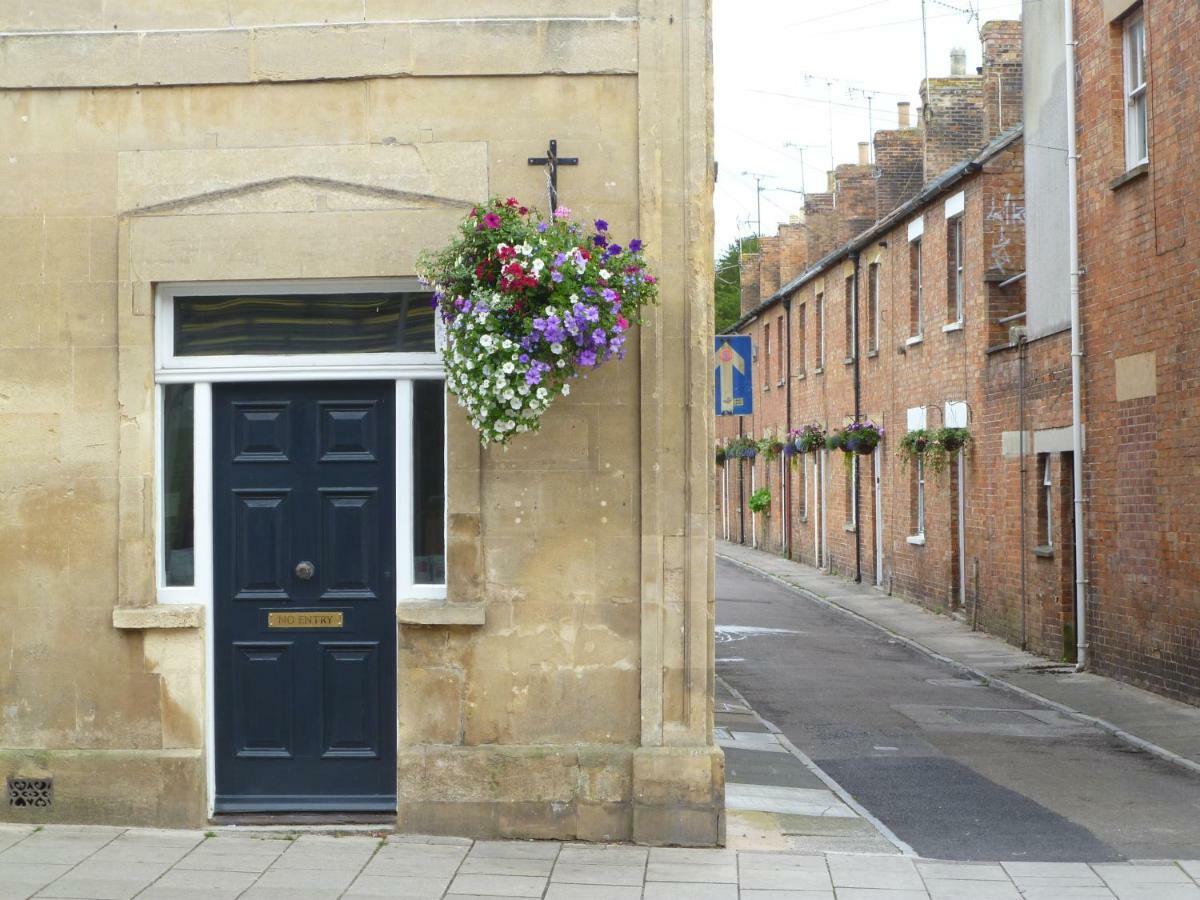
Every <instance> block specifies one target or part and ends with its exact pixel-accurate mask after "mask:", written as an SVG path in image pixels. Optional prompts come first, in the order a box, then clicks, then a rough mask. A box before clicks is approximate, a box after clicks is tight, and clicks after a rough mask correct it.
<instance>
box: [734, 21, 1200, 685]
mask: <svg viewBox="0 0 1200 900" xmlns="http://www.w3.org/2000/svg"><path fill="white" fill-rule="evenodd" d="M1024 19H1025V33H1024V36H1022V34H1021V26H1020V25H1019V24H1018V23H990V24H988V25H987V26H985V28H984V30H983V35H982V37H983V51H984V53H983V56H984V61H983V66H982V68H981V71H980V73H979V74H978V75H977V76H974V77H973V76H968V75H966V74H965V73H963V71H962V69H961V67H959V65H958V63H957V61H955V62H954V63H952V73H951V76H950V77H949V78H933V79H930V81H929V82H928V83H927V84H924V85H923V86H922V94H921V96H922V100H923V102H924V108H923V109H922V111H921V116H920V125H919V128H918V129H910V130H907V131H901V132H898V133H897V132H891V133H887V132H881V133H880V134H878V135H876V139H875V140H876V159H877V160H878V161H879V168H878V170H877V180H876V184H877V188H876V205H877V217H878V221H877V222H875V223H874V224H872V225H871V226H870V227H868V228H866V229H864V230H860V231H859V232H858V233H857V234H856V235H855V236H854V237H852V238H851V239H849V240H846V241H844V242H842V243H840V244H837V245H835V246H830V244H829V237H830V236H831V235H836V234H838V233H840V232H842V231H844V226H843V225H842V224H841V223H844V222H845V221H846V220H847V219H853V218H854V217H855V215H856V213H857V210H856V209H855V208H854V206H853V203H854V202H855V201H854V199H853V197H852V195H851V193H850V192H849V191H846V190H844V189H843V184H844V182H843V180H842V177H841V173H842V170H843V169H846V168H848V167H839V169H838V171H837V172H836V173H835V174H834V176H833V178H832V179H831V186H832V188H833V190H832V197H831V198H829V199H828V200H827V199H826V198H825V197H815V198H809V203H807V204H806V206H805V209H804V211H803V214H802V216H801V217H799V221H798V222H797V223H793V224H792V225H790V226H788V229H789V231H788V232H787V234H788V235H790V234H791V230H792V229H794V228H795V227H796V226H797V225H800V226H801V227H803V226H804V225H805V224H807V223H808V222H810V221H813V222H814V228H813V229H811V230H807V235H806V237H807V241H808V246H806V247H805V248H804V249H805V251H807V252H798V251H795V250H793V251H792V252H791V253H789V252H788V251H786V250H785V251H784V252H783V253H781V254H776V255H774V256H773V255H772V251H771V241H772V239H771V238H764V239H762V243H763V250H762V254H761V258H760V259H754V258H748V260H747V265H749V266H757V267H758V268H759V269H760V270H761V269H762V268H763V266H764V265H768V264H774V263H773V260H776V259H777V260H779V265H780V267H781V268H780V272H779V274H778V275H776V274H775V273H774V272H771V273H769V274H763V273H762V272H761V271H760V272H759V273H757V275H756V274H755V273H753V272H751V273H750V276H749V277H748V278H747V279H746V280H745V282H744V283H745V284H746V285H747V288H746V291H745V294H744V296H743V317H742V319H741V320H740V321H739V322H738V325H737V330H738V331H741V332H743V333H748V334H751V335H753V336H754V339H755V341H754V345H755V362H754V366H755V377H756V386H757V387H756V390H759V391H760V394H759V395H758V396H757V397H756V403H757V406H756V414H755V415H754V416H753V417H745V418H744V419H743V420H742V421H741V422H740V423H739V420H738V419H736V418H725V419H722V420H719V421H718V426H717V431H718V435H719V436H725V437H729V436H732V435H736V434H738V433H739V424H740V426H741V433H743V434H747V435H751V436H753V437H755V438H762V437H764V436H779V437H782V436H783V435H785V434H786V433H787V432H788V431H789V430H791V429H797V428H799V427H801V426H802V425H804V424H807V423H817V424H819V425H821V426H822V427H824V428H826V429H830V430H832V429H836V428H840V427H843V426H844V425H845V424H847V423H849V422H851V421H853V420H854V419H855V418H859V419H865V418H870V419H873V420H874V421H876V422H878V423H880V424H881V425H882V426H883V427H884V429H885V432H886V435H885V438H884V441H883V442H882V445H881V448H880V449H879V450H877V451H876V452H875V453H874V454H873V456H871V457H859V458H858V459H857V460H856V461H854V462H853V463H852V465H854V466H856V469H847V468H846V467H845V466H843V464H842V462H843V461H842V457H843V456H844V454H842V453H840V452H835V453H832V454H831V453H829V452H828V451H823V452H818V453H810V454H798V455H797V456H795V457H793V458H792V459H791V460H784V459H772V460H770V461H767V460H765V459H763V458H761V457H760V458H758V459H756V460H755V461H754V462H753V463H751V462H750V461H748V460H747V461H735V460H730V461H727V462H726V463H725V465H724V466H723V467H722V468H721V469H718V500H721V499H722V498H724V499H725V501H726V508H725V509H719V510H718V523H717V531H718V535H721V534H727V535H728V537H729V539H731V540H744V541H746V542H750V541H755V542H757V543H758V545H759V546H760V547H764V548H765V549H769V550H773V551H775V552H781V553H786V554H788V555H790V556H792V557H793V558H796V559H800V560H803V561H805V562H808V563H812V564H815V565H818V566H821V567H823V568H826V569H829V570H830V571H833V572H837V573H840V574H843V575H845V576H847V577H850V578H861V579H862V580H863V581H864V582H867V583H875V584H879V585H880V586H881V587H883V588H884V589H886V590H888V591H894V592H895V593H897V594H900V595H903V596H906V597H909V598H913V599H916V600H919V601H920V602H922V603H924V604H926V605H929V606H932V607H937V608H943V609H958V610H961V612H962V613H963V614H964V615H965V616H966V617H967V618H968V620H969V621H971V622H973V623H975V624H976V625H977V626H978V627H979V628H982V629H985V630H988V631H990V632H993V633H996V634H998V635H1001V636H1003V637H1005V638H1006V639H1008V640H1010V641H1012V642H1013V643H1016V644H1020V645H1022V646H1026V647H1028V648H1029V649H1032V650H1035V651H1037V652H1040V653H1042V654H1044V655H1046V656H1049V657H1051V658H1055V659H1064V660H1075V659H1076V643H1077V634H1078V630H1077V627H1076V609H1075V603H1074V591H1075V573H1074V568H1075V547H1074V543H1075V542H1074V537H1073V527H1074V516H1075V511H1074V509H1075V504H1074V502H1073V498H1074V494H1075V492H1074V483H1073V467H1074V456H1073V452H1072V451H1073V441H1072V433H1071V432H1072V429H1071V425H1072V411H1071V340H1070V338H1071V332H1070V313H1069V294H1070V283H1069V282H1070V279H1069V272H1068V264H1067V257H1068V252H1067V250H1068V246H1067V243H1066V242H1067V227H1066V221H1067V215H1066V214H1067V209H1068V202H1069V201H1068V191H1067V183H1066V166H1065V159H1066V154H1065V151H1064V150H1063V149H1062V148H1064V147H1065V146H1066V129H1067V107H1066V100H1065V93H1064V88H1063V77H1062V73H1063V71H1064V66H1063V51H1062V48H1063V31H1064V29H1063V21H1062V12H1061V7H1058V5H1057V4H1050V5H1045V4H1036V3H1027V4H1026V8H1025V11H1024ZM1076 19H1077V20H1076V23H1075V24H1076V28H1077V33H1078V40H1079V49H1078V65H1079V73H1080V77H1079V80H1078V85H1079V88H1078V98H1079V99H1078V117H1077V124H1078V132H1077V133H1078V135H1079V140H1080V155H1081V158H1082V162H1081V164H1080V188H1079V201H1078V210H1079V222H1080V251H1081V261H1082V268H1083V270H1084V272H1085V273H1086V274H1085V276H1084V277H1083V279H1082V287H1081V301H1080V302H1081V309H1082V313H1081V316H1082V323H1083V329H1082V334H1083V353H1084V357H1083V359H1084V362H1083V390H1082V391H1081V396H1082V399H1083V423H1084V428H1085V429H1086V431H1085V433H1086V443H1085V445H1084V446H1085V452H1084V454H1083V455H1084V481H1083V487H1082V491H1081V494H1082V496H1083V497H1084V498H1085V499H1086V503H1085V504H1084V509H1085V525H1086V537H1085V546H1086V557H1085V571H1086V579H1087V581H1086V584H1087V593H1086V600H1087V616H1088V618H1087V626H1088V627H1087V629H1086V638H1085V640H1086V645H1087V651H1088V663H1089V665H1090V666H1091V667H1093V668H1094V669H1096V670H1097V671H1100V672H1104V673H1107V674H1112V675H1116V676H1118V677H1121V678H1124V679H1126V680H1129V681H1131V682H1134V683H1137V684H1140V685H1143V686H1146V687H1150V688H1152V689H1155V690H1157V691H1160V692H1163V693H1166V694H1168V695H1172V696H1175V697H1178V698H1180V699H1185V700H1190V701H1193V702H1195V700H1196V698H1197V697H1198V696H1200V652H1198V649H1200V588H1198V587H1197V575H1198V574H1200V573H1198V572H1197V567H1198V565H1200V562H1198V560H1200V555H1198V553H1197V534H1198V533H1200V528H1198V526H1200V521H1198V515H1200V514H1198V512H1197V504H1196V503H1195V492H1194V489H1193V490H1191V491H1189V490H1188V488H1189V487H1190V484H1191V483H1193V482H1194V477H1195V475H1196V472H1197V466H1196V463H1195V457H1194V454H1193V453H1192V451H1191V450H1190V449H1189V448H1190V447H1192V446H1193V445H1194V444H1195V442H1196V438H1197V436H1198V433H1197V429H1198V428H1200V422H1198V420H1197V417H1196V413H1195V410H1196V409H1197V408H1200V406H1198V403H1197V400H1198V398H1197V392H1198V391H1200V379H1198V378H1197V368H1198V366H1200V350H1197V341H1196V330H1197V324H1196V323H1197V299H1196V297H1197V293H1196V292H1197V285H1198V283H1200V279H1198V277H1197V276H1198V274H1200V265H1198V263H1197V259H1196V256H1195V253H1194V252H1193V253H1190V254H1189V252H1188V238H1191V240H1192V244H1193V246H1194V244H1195V241H1196V240H1197V235H1196V230H1197V228H1198V226H1197V222H1200V214H1198V212H1200V211H1198V210H1197V192H1196V191H1195V189H1194V187H1193V186H1192V182H1193V181H1194V180H1195V176H1196V172H1195V169H1196V166H1197V163H1196V162H1195V159H1196V153H1195V150H1196V147H1195V144H1196V136H1195V133H1196V129H1195V124H1196V122H1195V106H1194V103H1192V104H1191V105H1190V106H1189V105H1188V103H1189V101H1188V100H1187V99H1186V98H1187V92H1186V91H1185V90H1183V89H1182V87H1183V85H1185V84H1188V83H1195V78H1196V70H1197V68H1198V66H1197V63H1196V62H1195V60H1194V57H1189V56H1188V55H1187V53H1186V50H1185V48H1186V46H1187V41H1188V40H1189V39H1190V40H1192V41H1193V42H1194V39H1195V36H1196V34H1197V28H1198V27H1200V18H1198V13H1197V8H1196V6H1195V4H1194V3H1179V2H1163V3H1148V4H1147V5H1146V6H1145V7H1143V6H1142V5H1141V4H1129V3H1124V2H1118V0H1104V2H1103V3H1101V2H1084V3H1079V4H1077V10H1076ZM1141 59H1144V60H1145V64H1144V66H1142V67H1139V65H1138V61H1139V60H1141ZM1143 70H1144V78H1143V80H1142V81H1141V82H1139V81H1138V78H1136V77H1134V76H1140V75H1142V74H1143ZM1131 73H1132V74H1131ZM1189 79H1190V80H1189ZM902 115H903V112H902ZM1021 121H1023V126H1020V127H1017V128H1014V127H1013V126H1014V125H1017V123H1018V122H1021ZM900 140H903V141H904V143H903V144H900ZM898 145H899V146H902V147H907V148H910V149H909V152H908V153H907V154H905V153H903V152H902V151H899V152H898V151H896V150H895V149H894V148H896V147H897V146H898ZM981 147H982V148H983V149H982V150H981V149H980V148H981ZM914 149H915V150H916V151H917V152H920V153H923V156H924V166H923V167H921V168H920V169H919V170H918V171H919V172H920V178H919V183H922V184H923V187H921V188H920V190H919V192H911V191H910V192H905V191H902V190H899V189H898V188H897V183H896V181H894V180H892V179H891V178H890V177H889V167H893V168H894V169H895V170H896V171H901V170H902V169H903V168H904V166H905V165H907V166H912V165H913V164H914V156H913V151H914ZM896 153H898V155H899V156H900V159H901V161H900V162H896V161H895V160H894V157H893V154H896ZM916 162H920V159H919V158H918V159H917V160H916ZM914 193H915V196H913V194H914ZM1027 198H1028V201H1027ZM830 218H833V219H838V220H840V222H837V223H833V224H831V223H830V222H829V221H828V220H829V219H830ZM1027 234H1028V241H1027V240H1026V237H1027ZM783 235H784V232H783V231H782V230H781V235H780V237H779V238H778V239H777V240H778V241H779V243H780V244H781V245H783V246H785V247H786V246H788V242H787V241H785V239H784V236H783ZM788 240H789V241H790V240H792V239H791V238H790V237H789V239H788ZM956 248H961V252H958V250H956ZM1027 251H1028V252H1027ZM960 262H961V266H960ZM776 281H778V283H779V284H780V285H781V287H780V288H779V289H778V290H776V291H774V292H768V291H766V290H763V286H764V285H768V286H769V285H773V284H775V283H776ZM960 284H961V297H962V300H961V304H960V302H959V300H958V297H959V296H960V290H959V285H960ZM756 285H757V288H758V290H757V292H755V286H756ZM942 424H965V425H966V426H967V427H968V429H969V432H970V434H971V437H972V442H971V444H970V445H969V447H968V449H967V450H966V451H965V453H964V454H963V455H962V457H961V461H960V460H956V459H951V460H950V463H949V465H948V466H947V467H946V470H945V471H944V472H941V473H937V474H934V473H931V472H922V471H921V470H920V469H919V468H918V467H916V466H913V465H908V466H906V465H904V463H903V462H902V460H901V459H900V458H899V455H898V453H897V449H898V446H899V442H900V440H901V439H902V438H903V436H904V434H905V433H906V432H907V431H909V430H910V429H912V428H917V427H929V428H934V427H939V426H941V425H942ZM743 479H744V480H745V482H746V487H745V488H744V489H743V488H742V487H741V481H742V480H743ZM751 482H752V483H753V486H754V487H761V486H766V487H767V488H768V489H769V490H770V491H771V498H772V505H771V509H770V511H769V514H768V515H765V516H758V517H753V516H751V514H750V513H749V511H748V510H745V509H740V508H739V507H738V506H737V504H738V501H739V500H741V499H743V498H744V497H748V496H749V488H750V484H751ZM785 510H786V512H787V515H784V512H785Z"/></svg>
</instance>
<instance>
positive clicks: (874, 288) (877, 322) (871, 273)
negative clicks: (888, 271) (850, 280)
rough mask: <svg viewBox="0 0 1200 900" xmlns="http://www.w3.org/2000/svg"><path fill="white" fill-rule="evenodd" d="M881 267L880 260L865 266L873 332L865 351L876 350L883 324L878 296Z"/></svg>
mask: <svg viewBox="0 0 1200 900" xmlns="http://www.w3.org/2000/svg"><path fill="white" fill-rule="evenodd" d="M882 268H883V264H882V263H880V262H873V263H870V264H869V265H868V266H867V303H868V305H869V306H870V307H871V309H870V310H869V312H870V314H871V324H872V326H873V328H874V332H875V333H874V334H873V335H872V336H871V340H869V341H868V342H867V343H868V344H869V345H870V346H868V347H867V352H869V353H871V352H878V350H879V340H880V338H879V332H880V331H881V330H882V326H883V318H882V314H881V313H880V309H879V308H880V306H881V305H882V304H881V302H880V299H881V298H880V296H879V289H880V286H881V282H880V274H879V273H880V271H881V270H882Z"/></svg>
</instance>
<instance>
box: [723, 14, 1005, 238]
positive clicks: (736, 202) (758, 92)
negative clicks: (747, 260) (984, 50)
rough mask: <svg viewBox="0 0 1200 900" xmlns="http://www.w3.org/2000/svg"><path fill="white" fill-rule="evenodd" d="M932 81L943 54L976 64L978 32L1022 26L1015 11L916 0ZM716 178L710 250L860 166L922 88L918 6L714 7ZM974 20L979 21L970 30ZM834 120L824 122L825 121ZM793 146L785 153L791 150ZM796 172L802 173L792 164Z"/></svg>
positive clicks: (768, 228) (941, 69)
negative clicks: (867, 145) (874, 135)
mask: <svg viewBox="0 0 1200 900" xmlns="http://www.w3.org/2000/svg"><path fill="white" fill-rule="evenodd" d="M925 3H926V22H927V26H928V58H929V75H930V76H931V77H934V78H936V77H938V76H941V75H948V74H949V73H950V51H951V50H952V49H953V48H955V47H961V48H962V49H964V50H965V51H966V53H967V71H968V72H974V71H975V67H976V66H978V65H979V63H980V44H979V22H980V21H983V22H987V21H990V20H993V19H1017V18H1020V11H1021V3H1020V0H925ZM713 7H714V23H713V28H714V31H713V43H714V48H713V53H714V65H715V79H716V84H715V90H716V100H715V103H716V155H717V164H718V166H719V169H718V173H719V174H718V178H717V190H716V197H715V205H716V247H717V252H718V253H720V252H721V250H723V249H724V248H725V247H727V246H728V245H729V244H730V243H731V242H733V241H735V240H736V239H737V238H739V237H745V236H747V235H750V234H754V233H755V231H756V230H757V229H756V228H755V221H756V218H757V215H758V213H757V208H758V204H756V191H755V179H754V178H753V177H751V175H748V174H745V173H755V174H759V175H762V176H764V177H763V178H762V179H761V183H762V186H763V188H764V190H763V192H762V201H761V208H762V233H764V234H774V233H775V227H776V226H777V225H778V224H779V223H780V222H786V221H787V220H788V216H789V215H791V214H794V213H796V212H797V211H798V210H799V207H800V203H801V192H802V191H803V190H808V191H810V192H817V191H822V190H824V189H825V183H826V172H827V171H828V170H829V168H830V161H831V155H830V146H831V140H830V124H831V118H832V130H833V137H832V147H833V156H832V158H833V160H835V161H836V163H837V164H839V165H840V164H842V163H852V162H857V160H858V142H859V141H866V140H869V135H870V133H871V126H872V125H873V127H874V129H875V130H876V131H878V130H881V129H885V128H895V127H896V124H897V114H896V104H897V103H898V102H901V101H904V100H907V101H909V102H910V103H911V104H912V110H913V113H912V115H913V119H912V121H913V124H916V109H917V107H918V106H919V104H920V95H919V89H920V85H921V79H922V78H923V77H924V61H923V56H924V54H923V53H922V40H921V0H821V2H814V0H714V3H713ZM971 8H973V9H974V10H975V11H976V13H977V17H976V18H972V16H971V13H970V9H971ZM831 112H832V117H831V115H830V114H831ZM789 145H791V146H789ZM801 160H803V165H802V164H801Z"/></svg>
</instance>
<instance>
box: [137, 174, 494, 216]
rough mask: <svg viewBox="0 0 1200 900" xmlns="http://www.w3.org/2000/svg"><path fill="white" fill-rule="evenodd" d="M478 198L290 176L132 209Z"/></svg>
mask: <svg viewBox="0 0 1200 900" xmlns="http://www.w3.org/2000/svg"><path fill="white" fill-rule="evenodd" d="M472 205H473V203H472V202H471V201H468V200H461V199H458V198H454V197H439V196H435V195H431V194H421V193H416V192H413V191H399V190H395V189H392V188H381V187H376V186H373V185H369V184H361V183H355V182H350V181H338V180H335V179H331V178H317V177H313V176H306V175H289V176H284V177H281V178H272V179H268V180H265V181H255V182H248V183H246V184H240V185H237V186H235V187H231V188H226V189H223V190H218V191H209V192H205V193H201V194H193V195H192V196H188V197H180V198H178V199H175V200H166V201H164V202H162V203H156V204H152V205H150V206H144V207H141V208H138V209H131V210H128V211H127V212H126V213H125V215H129V216H168V215H169V216H180V215H214V214H226V215H229V214H253V213H278V212H295V213H313V212H345V211H349V210H398V209H445V208H446V207H454V208H462V209H469V208H470V207H471V206H472Z"/></svg>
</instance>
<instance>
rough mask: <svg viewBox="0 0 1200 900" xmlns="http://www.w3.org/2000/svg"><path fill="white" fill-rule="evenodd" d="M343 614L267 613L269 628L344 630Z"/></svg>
mask: <svg viewBox="0 0 1200 900" xmlns="http://www.w3.org/2000/svg"><path fill="white" fill-rule="evenodd" d="M345 624H346V623H345V621H344V614H343V613H341V612H271V613H267V627H268V628H344V627H345Z"/></svg>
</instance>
